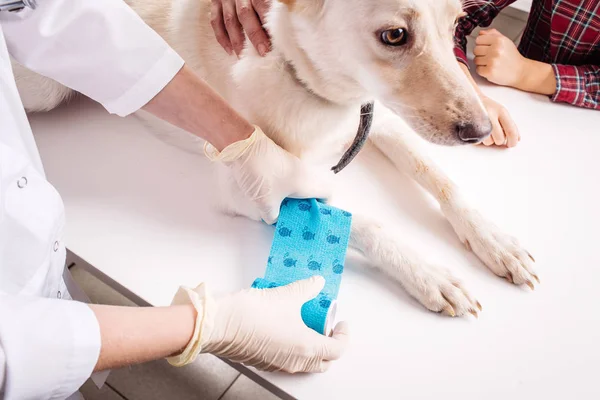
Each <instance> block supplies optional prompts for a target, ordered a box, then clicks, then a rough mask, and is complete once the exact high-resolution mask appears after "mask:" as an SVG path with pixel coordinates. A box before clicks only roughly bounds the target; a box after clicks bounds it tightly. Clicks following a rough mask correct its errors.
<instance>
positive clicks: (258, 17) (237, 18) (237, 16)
mask: <svg viewBox="0 0 600 400" xmlns="http://www.w3.org/2000/svg"><path fill="white" fill-rule="evenodd" d="M270 6H271V0H212V8H211V20H210V23H211V25H212V28H213V31H214V32H215V36H216V38H217V41H218V42H219V44H220V45H221V46H222V47H223V48H224V49H225V51H226V52H227V53H228V54H231V52H232V50H233V51H234V52H235V54H236V55H237V56H238V57H239V56H240V54H241V53H242V50H243V49H244V40H245V36H244V31H246V34H247V35H248V38H249V39H250V42H252V44H253V45H254V47H255V48H256V50H257V51H258V53H259V54H260V55H261V56H265V55H266V54H267V53H268V52H269V50H270V48H271V43H270V41H269V35H268V34H267V32H266V31H265V29H264V28H263V25H264V24H265V16H266V14H267V11H269V8H270Z"/></svg>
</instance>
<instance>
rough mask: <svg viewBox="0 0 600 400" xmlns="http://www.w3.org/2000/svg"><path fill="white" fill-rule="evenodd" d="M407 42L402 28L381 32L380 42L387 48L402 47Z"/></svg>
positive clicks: (406, 35)
mask: <svg viewBox="0 0 600 400" xmlns="http://www.w3.org/2000/svg"><path fill="white" fill-rule="evenodd" d="M407 40H408V33H407V32H406V30H405V29H403V28H396V29H388V30H387V31H383V32H381V41H382V42H383V44H386V45H388V46H402V45H404V44H406V41H407Z"/></svg>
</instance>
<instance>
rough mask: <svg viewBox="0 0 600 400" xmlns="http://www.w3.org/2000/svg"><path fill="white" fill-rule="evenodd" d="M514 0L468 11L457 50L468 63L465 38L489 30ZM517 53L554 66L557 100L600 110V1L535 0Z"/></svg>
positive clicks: (460, 26)
mask: <svg viewBox="0 0 600 400" xmlns="http://www.w3.org/2000/svg"><path fill="white" fill-rule="evenodd" d="M515 1H516V0H491V1H485V2H483V1H482V2H481V4H480V5H472V6H469V7H467V8H466V9H465V11H466V12H467V14H468V15H467V16H466V17H464V18H462V19H461V20H460V22H459V24H458V27H457V28H456V36H455V42H456V47H455V49H454V52H455V54H456V57H457V58H458V60H459V61H462V62H464V63H465V64H466V62H467V57H466V55H465V49H466V44H467V35H469V34H470V33H471V32H472V31H473V29H475V28H476V27H477V26H484V27H485V26H489V25H490V24H491V23H492V20H493V19H494V18H495V17H496V15H498V13H499V12H500V10H502V9H503V8H505V7H506V6H508V5H509V4H511V3H514V2H515ZM519 52H520V53H521V54H522V55H523V56H524V57H527V58H529V59H532V60H537V61H541V62H544V63H548V64H551V65H552V68H553V69H554V74H555V75H556V93H555V94H554V95H553V96H552V100H553V101H560V102H566V103H571V104H574V105H576V106H580V107H587V108H595V109H597V110H600V1H599V0H534V2H533V6H532V7H531V12H530V14H529V20H528V21H527V26H526V27H525V32H524V33H523V38H522V39H521V43H520V44H519Z"/></svg>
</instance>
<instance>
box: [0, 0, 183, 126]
mask: <svg viewBox="0 0 600 400" xmlns="http://www.w3.org/2000/svg"><path fill="white" fill-rule="evenodd" d="M0 24H1V25H2V29H3V30H4V36H5V39H6V42H7V45H8V51H9V53H10V54H11V56H12V57H14V58H15V59H16V60H17V61H18V62H19V63H21V64H23V65H24V66H25V67H27V68H29V69H31V70H33V71H35V72H37V73H39V74H41V75H44V76H47V77H49V78H52V79H54V80H56V81H58V82H60V83H62V84H63V85H65V86H67V87H70V88H72V89H74V90H76V91H78V92H80V93H83V94H84V95H86V96H88V97H90V98H92V99H94V100H96V101H98V102H99V103H101V104H102V105H103V106H104V107H105V108H106V109H107V110H108V111H109V112H111V113H114V114H118V115H121V116H125V115H128V114H130V113H132V112H135V111H137V110H138V109H140V108H141V107H143V106H144V105H145V104H146V103H148V101H150V100H151V99H152V98H153V97H154V96H155V95H156V94H158V92H160V91H161V90H162V89H163V88H164V87H165V86H166V85H167V83H169V82H170V81H171V79H172V78H173V77H174V76H175V74H176V73H177V72H178V71H179V70H180V69H181V67H182V66H183V60H182V58H181V57H180V56H179V55H178V54H177V53H176V52H175V51H174V50H173V49H172V48H171V47H170V46H169V45H168V44H167V43H166V42H165V41H164V40H163V39H162V38H161V37H160V36H159V35H158V34H157V33H156V32H154V31H153V30H152V29H151V28H150V27H149V26H148V25H146V24H145V23H144V21H143V20H142V19H141V18H140V17H139V16H138V15H137V14H136V13H135V12H134V11H133V10H132V9H131V8H129V6H127V4H125V2H124V1H123V0H102V1H80V0H44V1H39V2H38V6H37V8H36V9H35V10H31V9H29V8H25V9H24V10H23V11H20V12H14V13H9V12H2V13H0Z"/></svg>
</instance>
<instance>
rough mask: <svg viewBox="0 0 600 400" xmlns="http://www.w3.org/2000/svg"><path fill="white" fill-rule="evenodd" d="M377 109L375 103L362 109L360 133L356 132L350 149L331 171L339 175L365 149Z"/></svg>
mask: <svg viewBox="0 0 600 400" xmlns="http://www.w3.org/2000/svg"><path fill="white" fill-rule="evenodd" d="M374 107H375V104H374V103H372V102H371V103H368V104H365V105H363V106H362V107H361V109H360V124H359V125H358V132H356V137H355V138H354V141H353V142H352V145H350V148H349V149H348V150H346V152H345V153H344V155H343V156H342V158H341V159H340V161H339V162H338V163H337V165H336V166H335V167H333V168H331V170H332V171H333V172H334V173H336V174H337V173H339V172H340V171H341V170H343V169H344V168H346V167H347V166H348V164H350V163H351V162H352V160H354V157H356V156H357V155H358V153H359V152H360V151H361V149H362V148H363V147H364V145H365V143H366V142H367V139H368V137H369V133H371V125H372V124H373V108H374Z"/></svg>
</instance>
